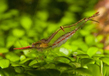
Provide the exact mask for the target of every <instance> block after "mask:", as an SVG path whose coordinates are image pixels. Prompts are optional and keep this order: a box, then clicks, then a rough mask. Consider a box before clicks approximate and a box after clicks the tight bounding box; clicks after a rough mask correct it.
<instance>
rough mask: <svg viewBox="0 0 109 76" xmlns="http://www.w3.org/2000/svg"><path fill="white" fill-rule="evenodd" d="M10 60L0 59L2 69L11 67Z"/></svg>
mask: <svg viewBox="0 0 109 76" xmlns="http://www.w3.org/2000/svg"><path fill="white" fill-rule="evenodd" d="M9 64H10V63H9V60H8V59H0V67H1V68H7V67H9Z"/></svg>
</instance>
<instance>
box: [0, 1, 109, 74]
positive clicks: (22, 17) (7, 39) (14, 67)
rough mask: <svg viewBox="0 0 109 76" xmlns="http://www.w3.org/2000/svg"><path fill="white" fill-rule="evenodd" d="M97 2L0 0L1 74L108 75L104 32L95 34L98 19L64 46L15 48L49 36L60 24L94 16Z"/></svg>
mask: <svg viewBox="0 0 109 76" xmlns="http://www.w3.org/2000/svg"><path fill="white" fill-rule="evenodd" d="M97 2H98V0H90V1H89V0H0V67H1V68H0V76H15V75H16V76H36V75H37V76H90V75H92V76H100V75H102V76H103V75H104V76H105V75H106V76H108V75H109V72H108V70H109V66H108V65H109V59H108V58H105V57H104V51H103V47H104V45H103V43H101V42H100V41H101V40H102V39H103V36H102V35H97V36H94V35H93V33H97V32H98V30H97V29H96V28H95V27H96V24H97V23H93V22H91V21H89V22H87V23H86V24H85V26H84V27H83V28H82V29H80V30H79V31H78V32H76V33H75V35H74V36H73V37H72V38H71V39H69V40H68V41H67V42H66V43H65V44H63V45H62V46H61V47H58V48H55V49H48V50H49V51H47V52H46V51H45V52H44V51H43V52H42V51H41V52H40V51H36V50H35V49H32V50H13V48H15V47H16V48H19V47H25V46H28V45H31V44H32V43H34V42H37V41H39V40H41V39H43V38H45V39H46V38H48V37H49V36H50V35H51V34H52V33H54V32H55V31H56V30H57V29H58V28H60V26H63V25H70V24H74V23H76V22H77V21H79V20H80V19H82V18H84V17H90V16H92V15H93V14H94V13H95V12H96V11H95V10H94V8H95V6H96V4H97ZM30 51H31V52H30ZM106 57H108V55H106ZM104 63H106V65H104ZM102 65H103V66H104V68H103V67H101V66H102ZM63 67H64V68H63ZM69 68H70V69H69ZM37 69H38V70H37ZM51 69H52V70H51ZM103 69H105V70H104V73H103ZM48 72H49V75H48V74H47V73H48ZM90 72H91V73H90ZM17 74H18V75H17Z"/></svg>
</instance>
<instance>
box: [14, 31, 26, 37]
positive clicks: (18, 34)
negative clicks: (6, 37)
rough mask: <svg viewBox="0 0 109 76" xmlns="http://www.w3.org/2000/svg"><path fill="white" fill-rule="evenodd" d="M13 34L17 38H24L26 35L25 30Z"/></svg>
mask: <svg viewBox="0 0 109 76" xmlns="http://www.w3.org/2000/svg"><path fill="white" fill-rule="evenodd" d="M12 33H13V35H14V36H16V37H22V36H23V35H24V34H25V31H24V30H21V29H14V30H13V31H12Z"/></svg>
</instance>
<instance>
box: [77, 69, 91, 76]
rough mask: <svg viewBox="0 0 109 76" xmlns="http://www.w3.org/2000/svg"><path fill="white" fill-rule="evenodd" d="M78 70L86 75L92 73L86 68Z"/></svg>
mask: <svg viewBox="0 0 109 76" xmlns="http://www.w3.org/2000/svg"><path fill="white" fill-rule="evenodd" d="M76 72H78V73H79V74H81V75H84V76H87V75H91V71H90V70H88V69H85V68H77V69H76Z"/></svg>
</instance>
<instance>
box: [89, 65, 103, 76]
mask: <svg viewBox="0 0 109 76" xmlns="http://www.w3.org/2000/svg"><path fill="white" fill-rule="evenodd" d="M88 69H89V70H90V71H91V73H92V76H101V72H100V67H99V66H98V65H96V64H88Z"/></svg>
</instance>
